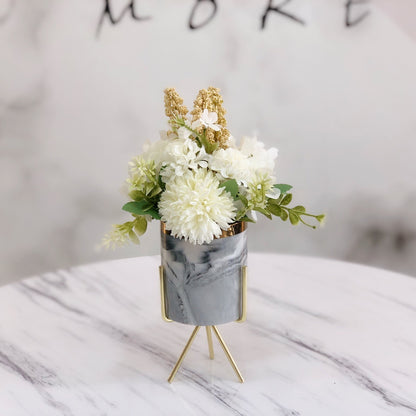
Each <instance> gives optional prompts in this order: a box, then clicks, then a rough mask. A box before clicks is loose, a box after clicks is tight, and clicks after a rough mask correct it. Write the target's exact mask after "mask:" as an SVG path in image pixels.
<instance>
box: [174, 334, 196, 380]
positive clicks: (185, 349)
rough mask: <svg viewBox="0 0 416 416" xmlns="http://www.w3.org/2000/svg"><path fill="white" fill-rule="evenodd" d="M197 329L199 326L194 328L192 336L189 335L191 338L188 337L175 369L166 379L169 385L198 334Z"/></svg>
mask: <svg viewBox="0 0 416 416" xmlns="http://www.w3.org/2000/svg"><path fill="white" fill-rule="evenodd" d="M199 328H200V327H199V326H196V327H195V329H194V330H193V332H192V334H191V336H190V338H189V340H188V342H187V343H186V345H185V348H184V349H183V351H182V354H181V356H180V357H179V360H178V362H177V363H176V364H175V367H173V370H172V373H171V374H170V376H169V378H168V381H169V383H172V381H173V379H174V378H175V376H176V373H177V372H178V370H179V367H180V366H181V364H182V361H183V359H184V358H185V355H186V353H187V352H188V350H189V347H190V346H191V344H192V341H193V340H194V338H195V336H196V334H197V332H198V330H199Z"/></svg>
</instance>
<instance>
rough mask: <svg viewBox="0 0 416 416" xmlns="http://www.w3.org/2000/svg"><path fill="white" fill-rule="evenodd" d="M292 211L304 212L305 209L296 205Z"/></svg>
mask: <svg viewBox="0 0 416 416" xmlns="http://www.w3.org/2000/svg"><path fill="white" fill-rule="evenodd" d="M292 211H296V212H306V208H305V207H303V206H302V205H297V206H296V207H294V208H292Z"/></svg>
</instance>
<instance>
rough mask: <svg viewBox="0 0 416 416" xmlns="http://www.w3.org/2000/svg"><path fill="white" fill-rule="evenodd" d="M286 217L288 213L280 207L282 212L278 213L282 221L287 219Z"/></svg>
mask: <svg viewBox="0 0 416 416" xmlns="http://www.w3.org/2000/svg"><path fill="white" fill-rule="evenodd" d="M288 217H289V215H288V213H287V212H286V210H284V209H282V212H281V213H280V218H281V219H282V220H283V221H286V220H287V219H288Z"/></svg>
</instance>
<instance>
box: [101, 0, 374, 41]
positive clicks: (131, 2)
mask: <svg viewBox="0 0 416 416" xmlns="http://www.w3.org/2000/svg"><path fill="white" fill-rule="evenodd" d="M103 1H104V8H103V10H102V12H101V15H100V19H99V21H98V26H97V31H96V35H97V37H98V35H99V34H100V32H101V28H102V26H103V23H104V21H105V20H106V18H107V19H108V21H109V22H110V23H111V24H112V25H113V26H115V25H117V24H118V23H120V22H121V20H122V19H123V18H124V17H125V16H126V15H130V17H131V18H132V19H133V20H136V21H143V20H149V19H151V17H150V16H139V15H138V13H137V10H136V2H137V0H126V1H127V4H126V6H125V7H124V9H123V10H122V11H121V13H120V14H119V16H118V17H116V16H114V12H113V10H112V8H111V3H112V1H113V0H103ZM218 1H219V0H195V2H194V4H193V7H192V10H191V13H190V15H189V19H188V27H189V29H191V30H196V29H201V28H202V27H204V26H206V25H207V24H208V23H209V22H211V21H212V20H213V19H214V17H215V16H216V15H217V12H218V9H219V7H218ZM275 1H277V0H267V6H266V8H265V9H264V12H263V14H262V15H261V17H260V23H261V24H260V29H261V30H264V29H265V28H266V23H267V20H268V17H269V14H270V13H273V14H275V13H278V14H279V15H281V16H283V17H285V18H287V19H290V20H292V21H293V22H295V23H298V24H300V25H303V26H306V21H305V20H303V19H302V18H301V17H299V16H297V15H295V14H294V13H292V12H289V11H288V10H287V9H285V7H286V6H287V5H288V4H289V3H290V2H291V1H292V0H281V1H280V3H278V4H275ZM369 2H370V0H347V1H346V3H345V26H346V27H353V26H356V25H358V24H359V23H361V22H362V21H363V20H364V19H365V18H367V17H368V16H369V14H370V11H369V10H365V11H363V12H361V14H359V15H358V16H356V17H355V18H353V17H352V14H353V13H352V9H353V8H354V7H355V6H362V5H363V4H367V3H369ZM201 4H208V5H210V7H211V10H210V11H209V13H208V14H207V16H206V17H205V18H204V19H203V20H202V21H199V22H196V18H197V16H196V15H197V13H198V10H199V9H200V6H201Z"/></svg>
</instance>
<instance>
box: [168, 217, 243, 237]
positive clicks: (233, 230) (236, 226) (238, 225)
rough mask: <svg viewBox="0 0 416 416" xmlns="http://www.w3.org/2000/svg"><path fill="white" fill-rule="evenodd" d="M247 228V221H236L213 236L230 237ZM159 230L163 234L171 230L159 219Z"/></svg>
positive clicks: (169, 233) (169, 232)
mask: <svg viewBox="0 0 416 416" xmlns="http://www.w3.org/2000/svg"><path fill="white" fill-rule="evenodd" d="M246 229H247V223H246V222H243V221H237V222H233V223H232V224H230V227H229V228H227V229H226V230H222V233H221V235H220V236H219V237H215V240H216V239H219V238H226V237H231V236H232V235H237V234H240V233H242V232H243V231H245V230H246ZM160 232H161V233H162V234H165V235H171V231H170V230H168V229H166V224H165V223H164V222H163V221H160Z"/></svg>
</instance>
